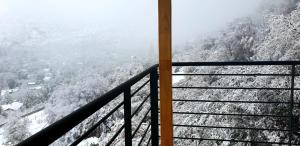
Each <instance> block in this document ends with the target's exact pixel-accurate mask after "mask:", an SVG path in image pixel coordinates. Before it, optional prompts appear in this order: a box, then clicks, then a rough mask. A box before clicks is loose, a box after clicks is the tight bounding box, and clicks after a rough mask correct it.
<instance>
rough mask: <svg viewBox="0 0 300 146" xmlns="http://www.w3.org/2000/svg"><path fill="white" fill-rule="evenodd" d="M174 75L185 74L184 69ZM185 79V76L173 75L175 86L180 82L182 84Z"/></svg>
mask: <svg viewBox="0 0 300 146" xmlns="http://www.w3.org/2000/svg"><path fill="white" fill-rule="evenodd" d="M174 72H175V69H173V73H174ZM174 74H184V69H183V68H180V69H179V71H178V72H175V73H174ZM184 78H185V77H184V76H180V75H178V76H177V75H173V76H172V82H173V84H176V83H178V82H180V81H181V80H183V79H184Z"/></svg>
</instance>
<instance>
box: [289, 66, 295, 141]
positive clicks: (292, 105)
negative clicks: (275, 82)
mask: <svg viewBox="0 0 300 146" xmlns="http://www.w3.org/2000/svg"><path fill="white" fill-rule="evenodd" d="M291 76H292V78H291V93H290V102H291V103H290V109H289V116H290V119H289V128H290V133H289V146H291V144H292V138H293V125H294V122H293V121H294V120H293V119H294V118H293V110H294V86H295V85H294V84H295V83H294V82H295V65H292V70H291Z"/></svg>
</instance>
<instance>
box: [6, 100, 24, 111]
mask: <svg viewBox="0 0 300 146" xmlns="http://www.w3.org/2000/svg"><path fill="white" fill-rule="evenodd" d="M22 106H23V103H20V102H13V103H11V104H4V105H1V107H2V109H3V110H18V109H20V108H21V107H22Z"/></svg>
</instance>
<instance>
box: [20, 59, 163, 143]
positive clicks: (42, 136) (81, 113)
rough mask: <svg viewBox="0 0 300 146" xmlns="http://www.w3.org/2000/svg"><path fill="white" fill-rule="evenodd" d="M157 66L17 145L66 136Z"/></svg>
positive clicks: (48, 141)
mask: <svg viewBox="0 0 300 146" xmlns="http://www.w3.org/2000/svg"><path fill="white" fill-rule="evenodd" d="M157 66H158V65H154V66H152V67H150V68H149V69H147V70H145V71H143V72H142V73H140V74H138V75H137V76H135V77H133V78H131V79H130V80H128V81H127V82H125V83H123V84H121V85H120V86H118V87H116V88H114V89H112V90H110V91H109V92H107V93H106V94H104V95H102V96H100V97H98V98H97V99H95V100H94V101H92V102H90V103H88V104H86V105H85V106H83V107H81V108H79V109H78V110H76V111H74V112H73V113H71V114H69V115H67V116H66V117H64V118H62V119H61V120H58V121H57V122H55V123H54V124H52V125H50V126H48V127H46V128H45V129H43V130H41V131H40V132H38V133H36V134H34V135H33V136H31V137H29V138H28V139H26V140H24V141H22V142H21V143H19V144H18V145H19V146H23V145H50V144H51V143H52V142H54V141H55V140H56V139H58V138H60V137H61V136H63V135H64V134H66V133H67V132H68V131H69V130H71V129H72V128H73V127H75V126H76V125H78V124H79V123H81V122H82V121H83V120H85V119H86V118H88V117H89V116H90V115H92V114H93V113H95V112H96V111H97V110H99V109H100V108H102V107H103V106H105V105H106V104H107V103H109V102H110V101H112V100H113V99H115V98H116V97H117V96H118V95H120V94H121V93H122V92H123V91H124V89H126V88H127V87H131V86H132V85H134V84H135V83H136V82H138V81H139V80H141V79H142V78H144V77H145V76H147V75H148V74H149V73H150V72H151V71H152V70H155V69H157Z"/></svg>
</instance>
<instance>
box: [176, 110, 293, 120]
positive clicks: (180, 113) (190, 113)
mask: <svg viewBox="0 0 300 146" xmlns="http://www.w3.org/2000/svg"><path fill="white" fill-rule="evenodd" d="M173 114H179V115H214V116H243V117H276V118H288V117H290V116H284V115H252V114H222V113H204V112H203V113H200V112H177V111H175V112H173Z"/></svg>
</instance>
